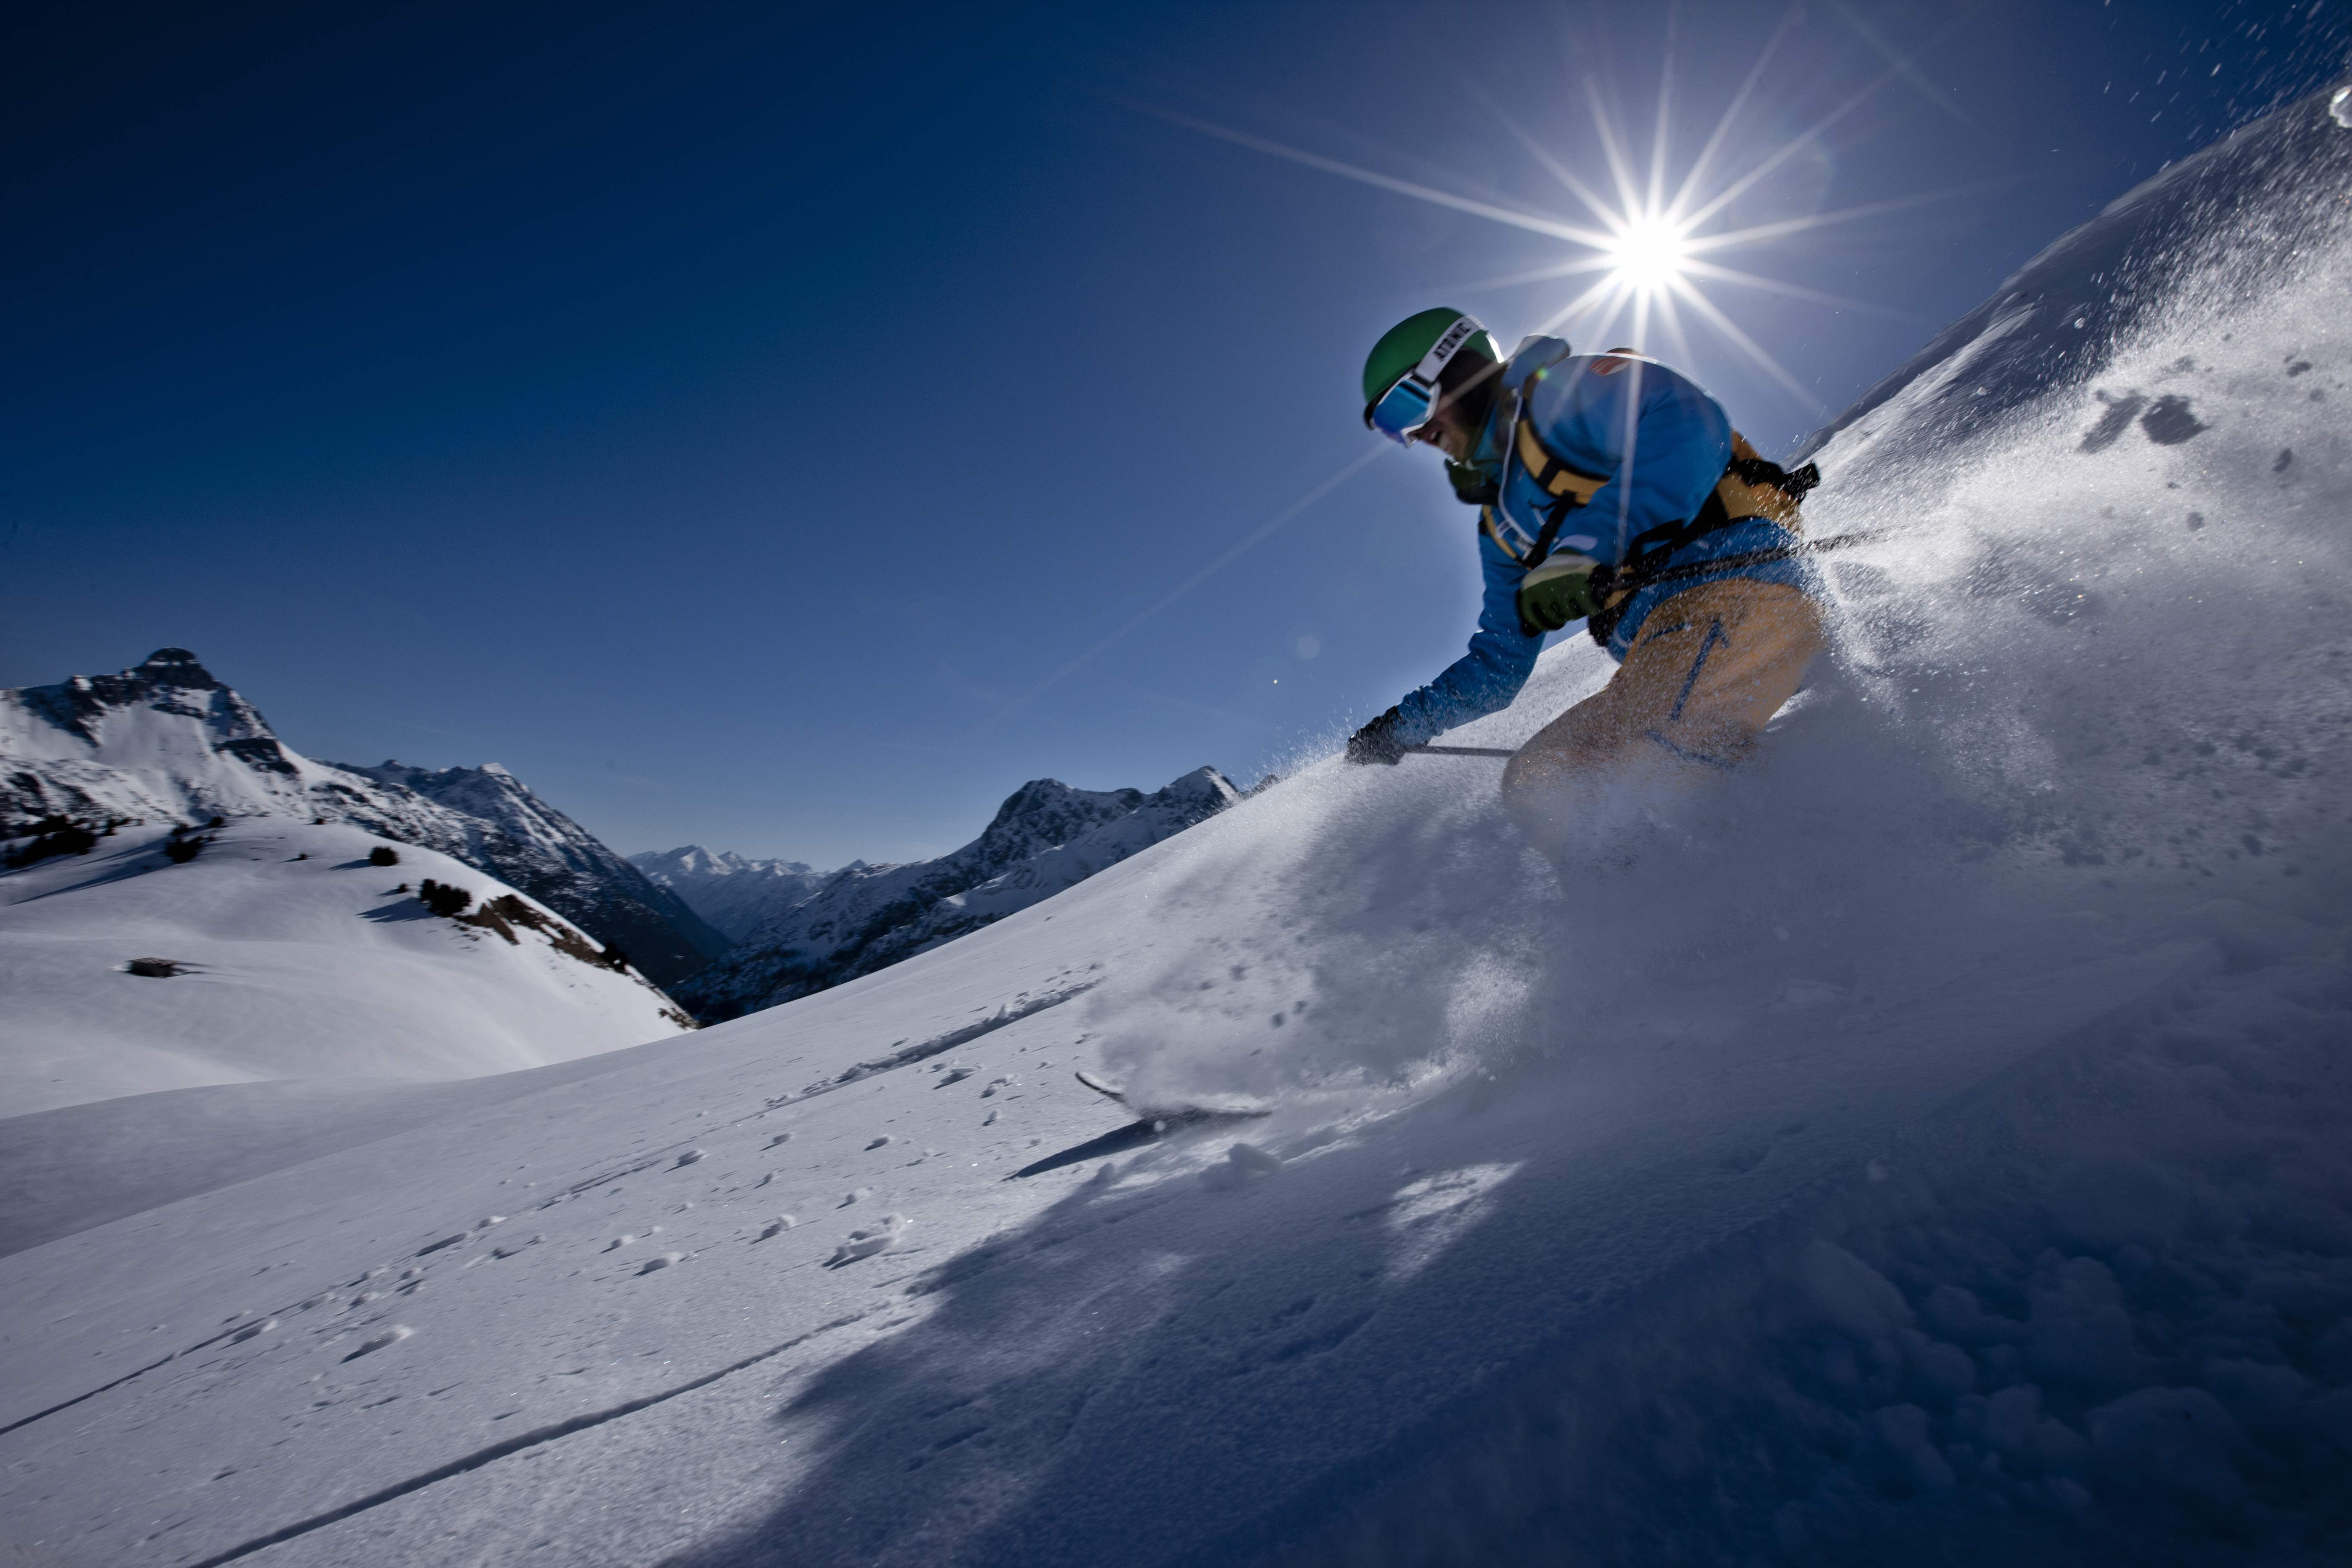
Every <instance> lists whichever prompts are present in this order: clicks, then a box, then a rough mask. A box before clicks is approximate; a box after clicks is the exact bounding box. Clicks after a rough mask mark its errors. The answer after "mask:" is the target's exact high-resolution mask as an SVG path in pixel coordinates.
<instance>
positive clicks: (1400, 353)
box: [1364, 307, 1503, 407]
mask: <svg viewBox="0 0 2352 1568" xmlns="http://www.w3.org/2000/svg"><path fill="white" fill-rule="evenodd" d="M1468 313H1469V312H1467V311H1465V310H1447V309H1444V308H1443V307H1441V308H1439V309H1437V310H1416V311H1415V312H1413V313H1412V315H1410V316H1407V317H1406V318H1405V319H1404V320H1403V321H1399V322H1398V323H1397V324H1396V325H1395V326H1393V327H1391V328H1390V329H1389V330H1388V331H1385V332H1382V333H1381V341H1380V342H1376V343H1374V344H1373V345H1372V352H1371V353H1370V356H1369V357H1368V358H1366V360H1365V361H1364V403H1365V405H1366V406H1368V407H1369V406H1370V405H1372V404H1374V403H1377V402H1378V401H1380V396H1381V394H1382V393H1384V392H1386V391H1387V390H1388V389H1389V388H1390V387H1391V386H1394V385H1395V384H1397V383H1398V382H1399V381H1401V380H1402V379H1403V377H1404V374H1405V373H1406V372H1407V371H1409V370H1411V369H1412V367H1413V366H1415V365H1417V364H1419V363H1421V361H1422V356H1423V355H1424V354H1426V353H1429V351H1430V350H1431V349H1432V348H1433V347H1435V346H1436V343H1437V340H1438V339H1440V338H1442V337H1444V335H1445V330H1446V329H1447V328H1448V327H1451V326H1452V325H1453V324H1454V322H1456V321H1460V320H1462V318H1463V317H1464V316H1465V315H1467V314H1468ZM1472 326H1473V327H1474V328H1475V331H1473V332H1472V334H1471V336H1470V338H1469V341H1467V342H1465V343H1464V344H1463V345H1462V349H1461V350H1459V351H1456V352H1464V351H1466V352H1469V353H1482V354H1484V355H1486V359H1487V361H1488V363H1501V361H1502V358H1503V355H1502V352H1501V351H1500V350H1499V349H1497V348H1496V346H1495V339H1494V336H1493V334H1491V333H1489V332H1488V331H1486V328H1485V327H1484V326H1480V325H1478V323H1477V322H1476V321H1475V320H1474V321H1473V322H1472Z"/></svg>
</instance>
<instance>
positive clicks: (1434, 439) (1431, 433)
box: [1410, 405, 1473, 463]
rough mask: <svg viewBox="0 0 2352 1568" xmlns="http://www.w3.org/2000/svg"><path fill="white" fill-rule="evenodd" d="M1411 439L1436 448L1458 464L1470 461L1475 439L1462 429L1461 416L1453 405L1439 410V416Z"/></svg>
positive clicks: (1416, 432) (1413, 434) (1417, 431)
mask: <svg viewBox="0 0 2352 1568" xmlns="http://www.w3.org/2000/svg"><path fill="white" fill-rule="evenodd" d="M1410 438H1411V439H1412V440H1414V441H1418V442H1420V443H1421V444H1423V446H1429V447H1436V448H1437V449H1438V450H1439V451H1441V452H1443V453H1444V454H1445V455H1446V456H1447V457H1449V458H1453V459H1454V461H1455V462H1457V463H1466V462H1468V461H1469V460H1470V446H1471V441H1472V438H1473V437H1472V435H1471V433H1470V432H1469V431H1466V430H1465V429H1463V428H1462V421H1461V416H1460V415H1459V414H1458V413H1457V412H1456V411H1455V408H1454V406H1453V405H1448V406H1446V407H1444V408H1441V409H1439V410H1438V411H1437V416H1436V417H1435V418H1433V419H1432V420H1431V421H1430V422H1429V423H1428V424H1426V425H1424V426H1422V427H1421V428H1420V429H1418V430H1416V431H1414V432H1413V433H1412V437H1410Z"/></svg>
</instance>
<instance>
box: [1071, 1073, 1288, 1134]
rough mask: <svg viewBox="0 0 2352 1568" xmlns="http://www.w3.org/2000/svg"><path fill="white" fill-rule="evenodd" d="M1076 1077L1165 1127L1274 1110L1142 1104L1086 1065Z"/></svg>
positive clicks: (1248, 1116)
mask: <svg viewBox="0 0 2352 1568" xmlns="http://www.w3.org/2000/svg"><path fill="white" fill-rule="evenodd" d="M1077 1079H1078V1081H1079V1082H1080V1083H1082V1084H1085V1085H1086V1086H1087V1088H1088V1089H1093V1090H1094V1091H1095V1092H1096V1093H1097V1094H1099V1095H1101V1096H1102V1097H1103V1098H1104V1099H1106V1100H1117V1101H1118V1103H1119V1104H1121V1105H1124V1106H1125V1107H1127V1108H1128V1109H1129V1110H1132V1111H1134V1112H1135V1113H1136V1115H1138V1116H1139V1117H1141V1118H1142V1119H1143V1120H1144V1121H1149V1122H1152V1123H1154V1124H1156V1126H1157V1128H1158V1129H1159V1130H1160V1131H1166V1130H1168V1129H1170V1128H1174V1127H1197V1126H1199V1125H1201V1124H1202V1122H1208V1121H1255V1120H1256V1119H1257V1118H1259V1117H1261V1116H1271V1115H1273V1114H1274V1112H1273V1111H1272V1110H1266V1109H1265V1108H1263V1107H1251V1108H1248V1109H1234V1108H1231V1107H1224V1108H1220V1107H1216V1106H1209V1105H1179V1106H1171V1107H1166V1108H1157V1107H1150V1106H1142V1105H1138V1104H1136V1103H1135V1101H1133V1100H1129V1099H1128V1097H1127V1090H1125V1089H1117V1088H1114V1087H1112V1086H1111V1085H1110V1084H1108V1083H1105V1082H1104V1081H1103V1080H1102V1079H1098V1078H1097V1077H1096V1076H1095V1075H1094V1074H1092V1073H1090V1072H1087V1071H1085V1070H1084V1069H1081V1070H1080V1071H1079V1072H1078V1074H1077Z"/></svg>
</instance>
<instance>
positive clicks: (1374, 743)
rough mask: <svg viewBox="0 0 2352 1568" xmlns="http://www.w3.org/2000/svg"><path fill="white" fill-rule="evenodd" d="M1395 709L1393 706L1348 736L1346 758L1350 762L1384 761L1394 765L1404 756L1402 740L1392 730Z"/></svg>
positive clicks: (1394, 727) (1395, 716) (1395, 717)
mask: <svg viewBox="0 0 2352 1568" xmlns="http://www.w3.org/2000/svg"><path fill="white" fill-rule="evenodd" d="M1398 717H1399V715H1398V713H1397V710H1395V709H1393V708H1391V709H1390V710H1388V711H1387V712H1385V713H1383V714H1381V716H1380V717H1379V718H1377V719H1375V720H1373V721H1371V722H1370V723H1369V724H1367V725H1365V726H1364V727H1363V728H1362V729H1360V730H1359V731H1356V732H1355V733H1354V734H1352V735H1350V736H1349V737H1348V760H1349V762H1351V763H1387V764H1388V765H1389V766H1390V767H1394V766H1396V765H1397V763H1398V762H1399V761H1400V760H1401V759H1402V757H1403V756H1404V742H1402V741H1400V740H1398V739H1397V738H1396V736H1395V734H1394V733H1392V731H1394V730H1395V729H1396V727H1397V720H1398Z"/></svg>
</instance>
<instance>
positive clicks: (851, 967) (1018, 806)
mask: <svg viewBox="0 0 2352 1568" xmlns="http://www.w3.org/2000/svg"><path fill="white" fill-rule="evenodd" d="M1241 797H1242V792H1241V791H1239V790H1237V789H1235V788H1234V786H1233V784H1231V783H1230V782H1229V781H1228V780H1227V779H1226V778H1225V776H1224V775H1223V773H1219V772H1217V770H1216V769H1214V768H1206V767H1204V768H1196V769H1194V770H1193V771H1192V772H1191V773H1186V774H1185V775H1184V776H1183V777H1181V778H1180V779H1178V780H1176V781H1175V782H1174V783H1173V784H1170V785H1168V787H1167V788H1165V789H1162V790H1159V791H1157V792H1155V793H1153V794H1151V795H1145V794H1144V793H1143V792H1142V791H1141V790H1135V789H1118V790H1086V789H1073V788H1071V787H1070V786H1069V785H1068V784H1063V783H1061V782H1059V781H1058V780H1055V779H1036V780H1033V781H1032V782H1030V783H1028V784H1024V785H1022V786H1021V788H1019V789H1018V790H1015V791H1014V792H1013V795H1011V796H1010V797H1009V798H1007V799H1006V801H1005V802H1004V804H1003V805H1001V806H999V807H998V808H997V812H996V816H995V817H994V819H993V820H992V821H991V822H990V823H989V825H988V826H987V827H986V829H984V830H983V831H982V834H981V836H980V837H978V838H975V839H973V840H972V841H971V843H969V844H967V845H965V846H964V847H962V848H961V849H958V850H956V851H955V852H954V853H952V854H950V855H942V856H940V858H938V859H936V860H918V861H914V862H912V863H910V864H908V865H903V866H868V865H865V864H863V863H862V862H861V863H859V864H856V865H851V866H845V867H844V868H842V869H840V870H838V871H835V872H833V873H832V874H831V875H830V876H827V877H824V878H823V879H822V880H821V881H820V882H819V884H818V886H817V887H816V888H815V889H814V890H813V891H811V892H809V893H808V894H806V895H805V896H803V898H801V899H799V900H797V901H795V902H793V903H792V904H790V905H789V906H787V907H785V908H783V909H782V910H777V911H776V912H774V913H772V914H771V915H769V916H768V918H767V919H766V920H765V921H763V922H762V923H761V924H760V925H759V926H758V928H757V929H756V930H753V931H751V932H750V933H749V934H748V935H747V936H746V937H745V938H744V940H743V941H742V942H741V944H740V945H739V946H738V947H736V948H735V949H734V950H733V951H731V952H729V953H727V954H726V955H725V956H724V957H722V958H720V959H719V960H718V962H716V963H712V964H711V965H710V966H709V968H708V969H705V970H703V971H701V972H700V973H697V974H695V975H693V976H691V977H689V978H688V979H687V980H686V981H684V982H683V983H682V984H679V985H678V986H677V987H676V994H677V996H678V998H679V999H680V1000H681V1001H683V1002H685V1003H686V1005H688V1006H689V1007H691V1008H693V1009H694V1010H695V1011H696V1013H697V1014H698V1015H699V1016H701V1017H702V1018H703V1019H704V1020H705V1021H716V1020H719V1019H721V1018H731V1017H735V1016H739V1015H740V1014H744V1013H751V1012H756V1011H758V1010H759V1009H761V1008H762V1007H772V1006H775V1005H777V1004H778V1003H781V1002H789V1001H791V1000H793V998H794V997H796V996H805V995H808V994H811V993H812V992H816V991H823V990H824V989H826V988H827V987H829V986H834V985H838V984H841V983H842V982H844V981H845V980H853V979H856V977H857V976H858V975H861V974H870V973H873V972H874V971H875V970H877V969H882V968H885V967H887V966H888V965H890V964H893V963H898V961H899V960H901V959H904V958H911V957H913V956H914V955H915V954H916V953H919V952H923V951H924V950H925V949H927V948H932V947H937V946H938V945H939V944H940V943H941V942H950V941H953V940H954V939H955V938H957V937H959V936H961V935H963V934H964V933H965V932H967V931H977V930H979V929H980V928H981V927H982V926H984V925H987V924H989V923H990V922H992V921H999V920H1002V919H1003V918H1004V917H1005V916H1006V915H1009V914H1012V913H1013V912H1014V911H1015V910H1024V909H1026V908H1028V907H1029V906H1030V905H1031V904H1034V903H1039V902H1042V901H1043V900H1046V899H1049V898H1052V897H1053V896H1054V895H1055V893H1058V892H1060V891H1061V890H1062V889H1065V888H1067V887H1071V886H1073V885H1075V884H1076V883H1078V882H1081V881H1084V880H1085V879H1087V878H1088V877H1091V876H1093V875H1094V874H1095V873H1096V872H1097V871H1099V870H1101V869H1103V868H1105V867H1108V866H1113V865H1117V864H1118V862H1119V861H1121V860H1124V859H1126V858H1128V857H1129V856H1130V855H1133V854H1135V853H1136V852H1137V851H1139V850H1141V849H1145V848H1149V847H1150V846H1152V845H1154V844H1157V843H1159V842H1160V840H1161V839H1163V838H1166V837H1170V836H1171V835H1173V834H1177V833H1181V832H1182V831H1183V830H1184V829H1185V828H1187V827H1190V826H1192V825H1193V824H1194V823H1196V822H1199V821H1201V820H1202V819H1203V818H1205V817H1209V816H1214V815H1216V814H1217V813H1218V812H1220V811H1223V809H1224V808H1225V807H1226V806H1228V805H1232V804H1233V803H1234V801H1236V800H1239V799H1240V798H1241ZM648 861H652V862H656V863H657V866H656V867H649V866H648V865H647V862H648ZM730 862H731V865H730ZM636 863H637V865H638V867H639V868H644V869H646V870H647V871H648V873H649V874H653V873H654V872H655V871H656V869H659V870H660V871H661V872H662V874H665V875H672V873H670V872H668V870H667V868H669V867H671V866H676V867H678V868H681V870H680V871H679V872H678V873H676V874H675V879H673V880H672V881H671V882H670V886H671V887H672V888H673V889H675V890H676V891H677V893H678V895H679V896H680V897H682V898H684V899H685V900H687V901H688V904H689V905H694V904H695V902H696V900H698V899H704V898H719V897H724V898H729V899H736V900H739V901H737V902H734V903H730V904H728V905H727V906H726V909H727V912H728V914H729V918H734V917H735V915H736V913H737V912H738V911H740V910H747V909H749V908H751V907H752V905H753V904H754V903H756V902H757V901H758V900H757V899H756V898H742V897H741V896H740V889H742V888H743V887H744V886H745V885H746V884H744V883H741V882H736V881H734V879H737V878H740V877H742V876H743V875H744V871H743V870H742V869H738V868H750V867H752V866H755V865H761V864H765V865H768V866H778V865H780V864H782V865H783V866H785V867H786V869H785V870H784V871H783V872H782V873H781V874H767V875H766V881H765V882H764V884H762V883H761V882H758V881H754V882H752V883H751V884H750V885H751V886H753V887H760V886H763V885H764V886H765V887H767V888H772V889H776V890H777V892H778V894H779V896H780V895H781V892H782V889H784V888H786V887H787V886H788V885H789V882H788V879H790V878H793V877H797V876H803V875H807V876H813V875H814V873H811V872H809V871H808V868H806V867H803V866H799V865H798V864H797V863H779V862H775V861H769V862H764V863H763V862H752V861H743V860H739V859H737V858H735V857H731V856H723V855H712V854H711V853H710V852H709V850H706V849H702V848H700V847H695V846H689V847H687V848H685V849H674V850H671V851H670V852H669V853H668V854H667V855H666V856H639V857H636ZM689 867H690V868H694V869H692V870H686V869H684V868H689ZM730 884H731V886H730ZM719 909H720V906H719V904H718V903H716V902H714V903H712V904H710V905H709V906H707V907H704V908H703V909H702V910H701V912H702V913H703V917H704V918H705V919H706V920H709V921H711V922H712V923H713V924H717V923H719Z"/></svg>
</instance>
